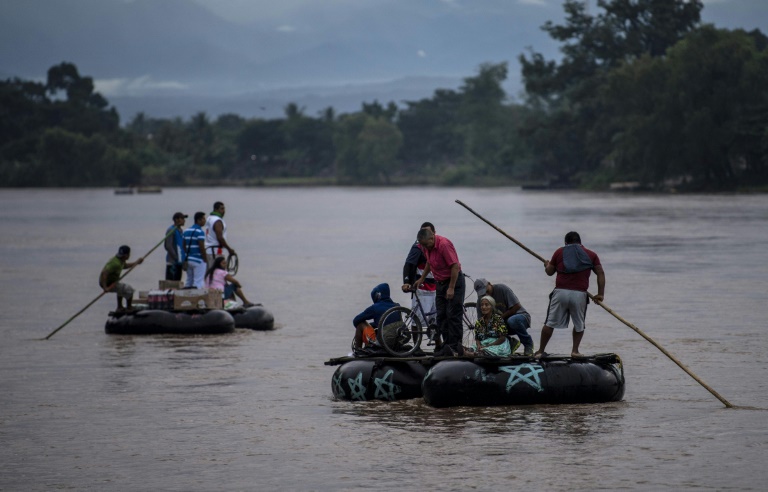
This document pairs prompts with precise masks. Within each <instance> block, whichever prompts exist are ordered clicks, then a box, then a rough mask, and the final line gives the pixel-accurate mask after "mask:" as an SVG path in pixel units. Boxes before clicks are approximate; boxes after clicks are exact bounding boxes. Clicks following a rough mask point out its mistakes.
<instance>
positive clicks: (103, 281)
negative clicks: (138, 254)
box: [99, 246, 144, 312]
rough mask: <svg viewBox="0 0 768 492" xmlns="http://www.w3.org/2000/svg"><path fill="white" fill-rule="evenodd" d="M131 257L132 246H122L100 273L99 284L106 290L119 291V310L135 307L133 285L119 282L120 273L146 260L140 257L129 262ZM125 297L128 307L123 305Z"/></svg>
mask: <svg viewBox="0 0 768 492" xmlns="http://www.w3.org/2000/svg"><path fill="white" fill-rule="evenodd" d="M130 257H131V248H130V247H128V246H120V248H118V250H117V254H116V255H115V256H113V257H112V258H111V259H110V260H109V261H108V262H107V264H106V265H104V268H103V269H102V270H101V275H99V286H101V288H102V289H104V292H115V293H117V312H122V311H125V310H129V311H130V310H131V309H133V306H132V302H133V287H131V286H130V285H128V284H124V283H122V282H119V280H120V275H121V274H122V273H123V270H124V269H126V268H133V267H134V266H136V265H139V264H141V263H143V262H144V258H139V259H138V260H136V261H135V262H133V263H128V258H130ZM123 299H125V302H126V307H123Z"/></svg>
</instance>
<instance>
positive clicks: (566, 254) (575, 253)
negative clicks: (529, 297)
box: [534, 231, 605, 357]
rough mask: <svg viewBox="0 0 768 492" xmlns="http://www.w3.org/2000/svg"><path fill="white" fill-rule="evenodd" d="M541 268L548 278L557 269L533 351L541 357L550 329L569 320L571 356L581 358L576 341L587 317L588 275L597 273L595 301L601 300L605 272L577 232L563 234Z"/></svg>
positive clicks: (566, 325)
mask: <svg viewBox="0 0 768 492" xmlns="http://www.w3.org/2000/svg"><path fill="white" fill-rule="evenodd" d="M544 271H545V272H546V273H547V275H549V276H550V277H551V276H552V275H554V274H555V272H557V277H556V278H555V290H553V291H552V293H551V294H550V295H549V307H548V308H547V320H546V321H545V322H544V327H543V328H542V329H541V343H540V344H539V350H537V351H536V353H535V354H534V356H535V357H541V356H542V355H543V354H544V348H545V347H546V346H547V342H549V339H550V338H551V337H552V333H553V332H554V328H568V322H569V321H570V320H573V348H572V349H571V357H583V355H582V354H581V353H579V344H580V343H581V339H582V337H583V336H584V328H585V325H584V319H585V318H586V316H587V304H588V303H589V296H588V295H587V290H588V289H589V275H590V273H591V272H595V275H597V295H596V296H595V299H596V300H599V301H602V300H603V296H604V294H605V272H604V271H603V266H602V265H601V264H600V258H598V256H597V253H595V252H594V251H591V250H589V249H587V248H585V247H584V246H582V245H581V237H580V236H579V233H578V232H573V231H571V232H569V233H568V234H566V235H565V246H563V247H562V248H558V249H557V251H555V253H554V254H553V255H552V259H551V260H549V261H546V262H544Z"/></svg>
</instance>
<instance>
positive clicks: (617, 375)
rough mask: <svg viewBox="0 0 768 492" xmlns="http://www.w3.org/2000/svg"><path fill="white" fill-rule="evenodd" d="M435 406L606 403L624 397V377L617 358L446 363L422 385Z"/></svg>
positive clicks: (454, 361) (610, 356)
mask: <svg viewBox="0 0 768 492" xmlns="http://www.w3.org/2000/svg"><path fill="white" fill-rule="evenodd" d="M422 391H423V395H424V401H426V403H427V404H429V405H431V406H433V407H450V406H459V405H467V406H488V405H529V404H537V403H602V402H610V401H619V400H621V399H622V397H623V396H624V373H623V370H622V366H621V360H620V359H619V357H618V356H617V355H615V354H605V355H603V356H595V357H590V358H587V359H572V358H565V357H564V358H560V359H555V360H535V359H526V360H521V361H514V360H511V359H503V360H498V361H491V360H490V359H483V360H462V359H452V360H442V361H440V362H437V364H435V365H434V366H432V368H431V369H430V370H429V372H428V373H427V375H426V376H425V377H424V381H423V383H422Z"/></svg>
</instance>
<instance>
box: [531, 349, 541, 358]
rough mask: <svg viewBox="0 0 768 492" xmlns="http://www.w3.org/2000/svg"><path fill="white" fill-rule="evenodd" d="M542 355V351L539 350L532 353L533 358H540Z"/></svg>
mask: <svg viewBox="0 0 768 492" xmlns="http://www.w3.org/2000/svg"><path fill="white" fill-rule="evenodd" d="M543 356H544V352H542V351H541V350H537V351H536V352H534V354H533V358H534V359H541V358H542V357H543Z"/></svg>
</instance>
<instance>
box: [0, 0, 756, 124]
mask: <svg viewBox="0 0 768 492" xmlns="http://www.w3.org/2000/svg"><path fill="white" fill-rule="evenodd" d="M733 1H736V2H741V3H742V6H744V2H746V3H747V4H750V5H751V4H752V3H755V2H757V3H755V5H759V3H763V2H762V0H733ZM728 3H729V1H725V2H720V3H717V2H716V3H712V4H707V6H706V7H705V9H704V12H703V14H707V13H708V11H709V10H711V13H712V14H713V16H714V17H718V16H720V17H721V18H723V19H725V20H724V22H723V23H720V22H717V21H716V19H714V18H708V17H707V15H704V17H705V20H707V21H709V22H714V23H715V24H716V25H721V24H725V25H724V27H742V26H744V27H747V28H754V27H761V26H760V23H761V22H762V23H765V22H768V21H767V20H766V18H765V17H764V18H763V19H762V20H757V19H756V18H755V17H754V15H749V14H750V13H751V12H752V11H749V12H748V11H746V10H744V12H743V14H742V16H741V17H739V12H738V9H734V8H725V6H726V5H727V4H728ZM765 3H768V2H765ZM209 4H211V5H215V4H213V3H211V2H209ZM307 5H308V7H307V8H306V9H304V10H303V11H302V12H301V14H299V15H295V16H294V17H293V18H292V19H290V22H283V23H280V24H279V25H278V24H276V23H275V20H274V19H273V18H269V17H268V16H264V18H263V19H260V18H259V16H258V15H256V16H254V17H252V18H251V19H250V20H248V21H244V22H236V21H234V20H232V19H231V18H230V19H227V18H225V17H224V16H221V15H219V14H217V13H216V12H215V9H214V8H212V7H210V5H208V6H206V5H205V2H203V1H202V0H201V1H199V2H195V1H191V0H3V1H2V2H1V3H0V77H2V78H8V77H20V78H25V79H43V78H44V77H45V73H46V71H47V69H48V68H49V67H51V66H53V65H56V64H58V63H61V62H62V61H68V62H72V63H74V64H75V65H77V67H78V69H79V70H80V73H81V74H82V75H88V76H91V77H93V78H94V79H95V80H96V82H97V89H98V90H99V91H100V92H101V93H102V94H103V95H105V97H107V99H108V100H109V101H110V103H111V104H114V105H115V106H116V107H117V109H118V112H119V113H120V115H121V117H122V119H123V122H125V121H126V120H128V119H130V118H132V116H133V115H135V114H136V113H137V112H140V111H141V112H144V113H145V114H147V115H148V116H154V117H174V116H180V117H188V116H190V115H191V114H194V113H196V112H199V111H204V112H206V113H208V114H209V115H214V116H215V115H217V114H221V113H227V112H232V113H237V114H240V115H242V116H245V117H278V116H281V115H282V113H283V107H284V106H285V105H286V104H287V103H288V102H296V103H297V104H298V105H299V106H300V107H303V108H305V112H306V113H307V114H313V113H315V112H319V111H320V110H322V109H324V108H326V107H328V106H332V107H334V108H335V109H336V110H337V112H347V111H355V110H357V109H359V108H360V104H361V103H362V102H364V101H365V102H370V101H373V100H379V101H380V102H382V103H386V102H389V101H395V102H398V103H400V102H402V101H404V100H418V99H421V98H425V97H430V96H431V95H432V93H433V92H434V90H435V89H437V88H456V87H458V86H460V84H461V83H462V79H463V78H465V77H470V76H472V75H474V74H475V73H476V71H477V68H478V66H479V65H480V64H482V63H486V62H488V63H499V62H508V63H509V80H508V84H507V86H506V88H507V90H508V92H509V93H510V94H511V95H515V94H516V93H517V92H519V91H520V90H521V84H520V78H519V66H518V64H517V61H516V59H517V57H518V56H519V55H520V54H522V53H525V52H526V50H527V48H528V47H530V48H532V49H533V50H535V51H537V52H540V53H543V54H544V55H545V56H546V57H547V58H556V57H557V56H558V52H557V45H556V44H555V43H554V42H553V41H552V40H551V39H550V38H549V37H548V36H547V34H546V33H544V32H543V31H542V30H541V29H540V26H541V25H542V24H544V22H546V21H547V20H552V21H554V22H556V23H558V22H561V21H562V18H563V11H562V6H561V3H560V2H559V1H551V0H550V1H547V0H517V1H515V0H474V1H463V2H459V1H458V0H388V1H364V0H360V1H359V2H347V3H333V2H328V3H327V4H324V3H322V2H317V1H316V0H315V1H314V2H311V3H308V4H307ZM765 9H766V8H765V7H763V10H764V11H765ZM713 16H709V17H713ZM750 23H751V24H752V25H750ZM729 24H730V25H729ZM764 32H765V30H764Z"/></svg>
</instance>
